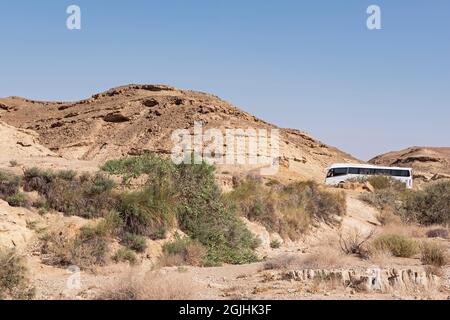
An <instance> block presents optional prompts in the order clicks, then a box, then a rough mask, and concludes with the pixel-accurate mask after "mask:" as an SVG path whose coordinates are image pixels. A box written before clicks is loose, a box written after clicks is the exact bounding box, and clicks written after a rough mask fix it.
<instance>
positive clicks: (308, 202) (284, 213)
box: [223, 178, 346, 240]
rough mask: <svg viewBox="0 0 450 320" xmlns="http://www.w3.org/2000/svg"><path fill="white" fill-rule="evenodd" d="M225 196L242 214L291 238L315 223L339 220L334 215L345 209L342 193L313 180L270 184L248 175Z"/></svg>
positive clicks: (225, 199) (341, 212)
mask: <svg viewBox="0 0 450 320" xmlns="http://www.w3.org/2000/svg"><path fill="white" fill-rule="evenodd" d="M223 198H224V202H226V203H228V205H229V206H230V207H234V208H235V210H237V212H238V213H239V214H240V215H242V216H244V217H246V218H248V219H249V220H251V221H256V222H259V223H261V224H262V225H264V226H265V227H266V228H267V229H268V230H269V231H271V232H277V233H279V234H280V235H281V236H282V237H283V238H289V239H291V240H296V239H298V238H299V237H300V236H301V235H302V234H304V233H305V232H306V231H307V230H308V229H309V228H310V226H311V225H312V224H313V223H314V222H318V221H323V222H326V223H329V224H334V223H336V220H335V217H336V216H342V215H344V213H345V210H346V201H345V196H344V195H343V194H342V193H331V192H327V191H323V190H320V188H319V186H318V185H317V184H316V183H315V182H312V181H308V182H298V183H293V184H290V185H288V186H283V185H281V184H278V183H277V184H273V185H270V186H269V187H268V186H267V185H264V184H263V183H262V182H261V181H259V180H258V179H254V178H247V179H246V180H244V181H242V182H241V183H240V184H239V185H238V186H237V187H236V188H235V190H234V191H232V192H230V193H228V194H226V195H224V196H223Z"/></svg>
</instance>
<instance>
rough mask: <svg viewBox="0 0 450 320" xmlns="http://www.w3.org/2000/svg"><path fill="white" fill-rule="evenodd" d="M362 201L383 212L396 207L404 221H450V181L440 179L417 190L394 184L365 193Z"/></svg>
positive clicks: (396, 212) (397, 212)
mask: <svg viewBox="0 0 450 320" xmlns="http://www.w3.org/2000/svg"><path fill="white" fill-rule="evenodd" d="M380 185H382V184H381V183H380ZM361 200H363V201H365V202H367V203H369V204H370V205H372V206H374V207H376V208H378V209H380V210H382V211H384V210H392V211H393V212H394V213H395V214H396V215H398V216H400V217H401V218H402V220H403V221H404V222H418V223H420V224H423V225H433V224H441V225H448V224H449V223H450V214H449V208H450V181H441V182H436V183H433V184H430V185H428V186H426V187H425V189H424V190H417V191H413V190H405V189H400V188H398V187H395V186H392V185H391V186H389V187H387V188H382V189H378V190H376V191H375V192H374V193H367V194H363V195H361Z"/></svg>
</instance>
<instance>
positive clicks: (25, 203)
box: [5, 192, 32, 208]
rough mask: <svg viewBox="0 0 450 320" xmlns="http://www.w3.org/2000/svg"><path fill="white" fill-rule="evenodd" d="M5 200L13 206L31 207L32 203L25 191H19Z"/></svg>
mask: <svg viewBox="0 0 450 320" xmlns="http://www.w3.org/2000/svg"><path fill="white" fill-rule="evenodd" d="M5 200H6V202H8V204H9V205H10V206H11V207H23V208H30V207H31V205H32V201H31V200H30V198H29V197H28V196H27V195H26V194H25V193H23V192H17V193H15V194H13V195H11V196H8V197H6V199H5Z"/></svg>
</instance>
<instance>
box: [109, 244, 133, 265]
mask: <svg viewBox="0 0 450 320" xmlns="http://www.w3.org/2000/svg"><path fill="white" fill-rule="evenodd" d="M112 259H113V260H114V261H115V262H126V261H128V262H129V263H130V264H135V263H136V262H137V257H136V254H135V253H134V251H133V250H130V249H128V248H120V249H119V250H117V252H116V253H115V254H114V256H113V257H112Z"/></svg>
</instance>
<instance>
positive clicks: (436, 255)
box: [420, 242, 448, 268]
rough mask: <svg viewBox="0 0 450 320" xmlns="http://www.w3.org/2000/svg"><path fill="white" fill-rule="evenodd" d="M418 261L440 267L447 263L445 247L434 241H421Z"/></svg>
mask: <svg viewBox="0 0 450 320" xmlns="http://www.w3.org/2000/svg"><path fill="white" fill-rule="evenodd" d="M420 249H421V250H420V251H421V255H420V261H422V263H423V264H426V265H431V266H433V267H437V268H441V267H443V266H445V265H447V263H448V257H447V253H446V248H445V247H444V246H442V245H440V244H437V243H434V242H423V243H422V245H421V248H420Z"/></svg>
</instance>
